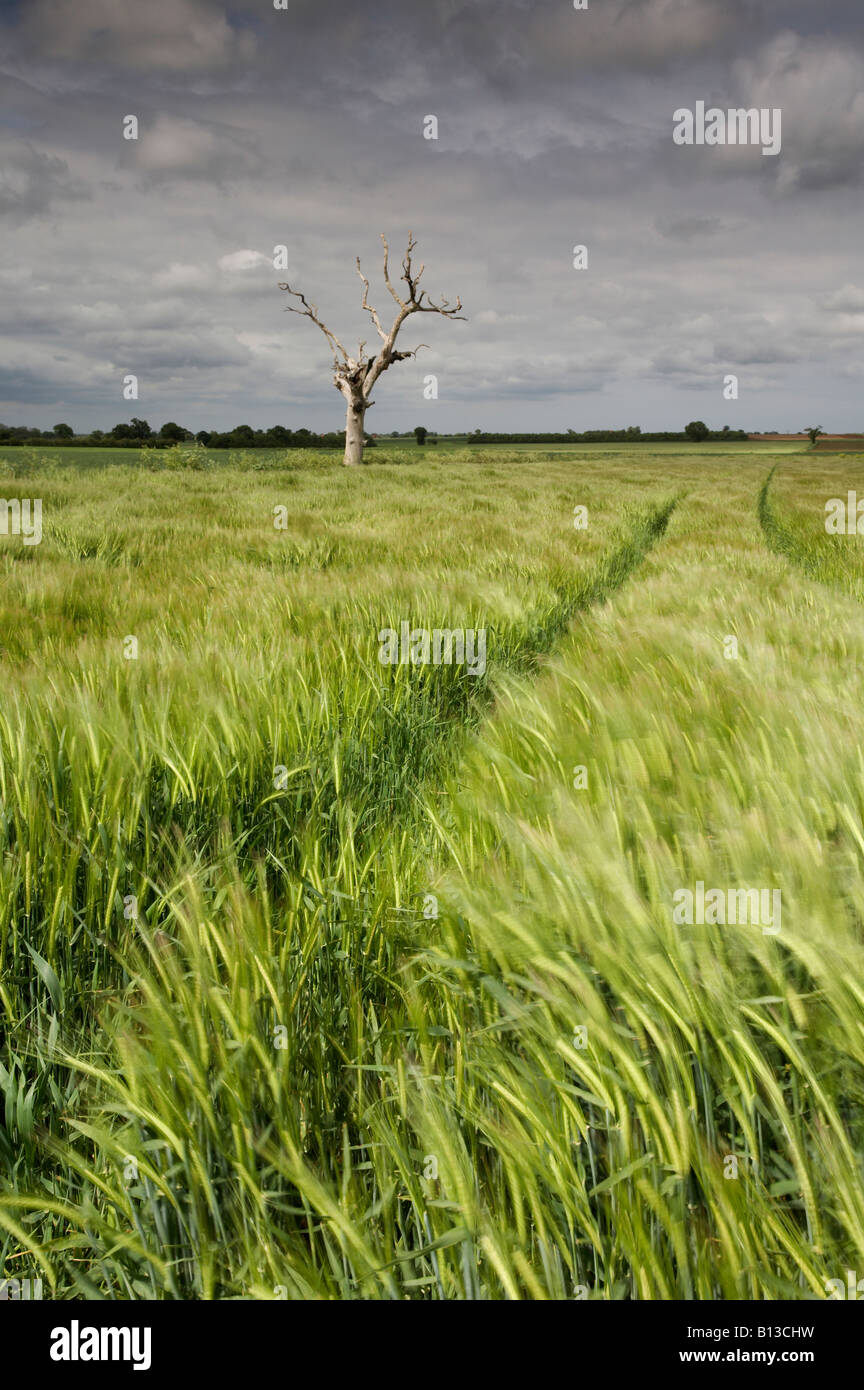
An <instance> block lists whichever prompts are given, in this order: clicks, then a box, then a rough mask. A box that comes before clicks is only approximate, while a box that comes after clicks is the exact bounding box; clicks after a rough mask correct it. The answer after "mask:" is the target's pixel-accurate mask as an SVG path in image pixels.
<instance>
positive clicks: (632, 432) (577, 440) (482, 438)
mask: <svg viewBox="0 0 864 1390" xmlns="http://www.w3.org/2000/svg"><path fill="white" fill-rule="evenodd" d="M468 438H469V440H470V442H471V443H472V444H628V443H632V442H633V441H634V440H635V441H638V442H640V443H645V444H661V443H665V442H666V441H670V442H673V443H674V442H676V441H677V442H679V443H682V444H684V443H687V442H690V443H699V442H701V441H702V440H714V439H725V440H730V439H737V440H742V439H747V438H748V434H747V431H746V430H733V429H730V428H729V426H728V425H724V426H723V428H722V430H709V428H708V426H707V425H706V424H705V422H704V421H703V420H691V422H690V424H689V425H686V426H685V427H684V429H683V430H657V431H653V432H644V433H643V431H642V430H641V429H640V427H639V426H638V425H629V426H628V428H627V429H626V430H583V431H582V433H581V434H579V433H578V432H577V431H576V430H568V431H567V433H566V434H489V433H487V432H485V431H482V430H475V431H474V433H473V434H470V435H469V436H468Z"/></svg>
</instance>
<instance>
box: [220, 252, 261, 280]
mask: <svg viewBox="0 0 864 1390" xmlns="http://www.w3.org/2000/svg"><path fill="white" fill-rule="evenodd" d="M263 265H266V266H268V267H269V268H270V269H271V270H272V269H273V261H272V259H271V258H270V257H269V256H264V255H262V254H261V252H260V251H248V250H247V251H231V252H229V254H228V255H227V256H222V257H220V260H219V269H220V270H227V271H228V272H229V273H232V274H233V273H234V272H235V271H243V270H257V268H258V267H259V266H263Z"/></svg>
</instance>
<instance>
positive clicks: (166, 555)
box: [0, 440, 864, 1300]
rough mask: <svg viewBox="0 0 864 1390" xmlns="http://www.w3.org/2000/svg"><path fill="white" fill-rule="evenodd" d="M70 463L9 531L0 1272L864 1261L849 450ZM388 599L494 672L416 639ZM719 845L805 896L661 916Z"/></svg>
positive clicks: (700, 1266) (661, 1292)
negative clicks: (35, 524)
mask: <svg viewBox="0 0 864 1390" xmlns="http://www.w3.org/2000/svg"><path fill="white" fill-rule="evenodd" d="M78 453H79V451H75V453H74V454H73V451H71V450H68V451H65V452H64V451H60V450H57V451H54V453H53V454H52V453H51V452H50V451H49V452H48V453H47V454H46V453H44V452H42V451H40V450H38V449H37V450H14V449H8V450H5V451H2V450H0V473H2V491H3V496H4V498H5V499H6V503H7V510H8V503H9V500H10V499H20V500H22V501H23V499H34V498H39V499H41V503H42V514H41V516H42V519H41V527H42V536H41V540H40V541H39V543H38V544H35V543H33V544H26V543H25V538H24V537H23V536H22V535H20V534H14V533H11V530H10V533H9V534H5V535H0V565H2V590H0V593H2V599H0V661H2V674H3V693H4V698H3V701H2V705H0V837H2V855H0V1008H2V1046H0V1174H2V1195H0V1266H2V1268H0V1277H6V1278H9V1277H13V1276H17V1275H22V1276H23V1275H25V1274H30V1275H33V1276H38V1277H40V1278H42V1280H43V1281H44V1285H45V1293H46V1297H51V1298H54V1299H73V1298H81V1297H84V1298H88V1299H122V1300H137V1299H170V1300H229V1299H251V1300H271V1299H285V1298H287V1299H290V1300H294V1299H335V1300H351V1299H396V1300H406V1299H411V1300H435V1299H443V1300H462V1299H481V1300H500V1299H503V1300H509V1299H525V1300H544V1299H579V1300H581V1299H585V1298H587V1299H592V1300H594V1299H598V1300H626V1299H636V1300H676V1299H692V1300H727V1299H728V1300H731V1299H769V1300H773V1299H802V1300H803V1299H822V1298H825V1297H826V1296H827V1295H826V1288H827V1287H828V1281H830V1280H832V1279H838V1278H839V1279H842V1278H843V1277H844V1271H846V1270H847V1269H856V1268H861V1267H862V1265H864V1183H862V1150H864V1066H862V1064H864V928H862V924H864V874H862V861H864V751H862V743H861V739H860V708H861V684H860V682H861V671H862V669H864V619H862V607H861V604H862V600H864V548H862V546H864V543H862V541H861V539H860V538H859V537H858V536H856V535H849V536H834V535H827V534H826V532H825V528H824V506H825V503H826V501H827V500H828V499H829V498H832V497H845V496H846V493H847V491H848V490H850V489H854V488H856V486H857V487H858V488H859V489H860V491H861V493H862V495H864V462H862V461H861V460H856V459H855V458H854V457H848V458H846V457H842V456H829V455H824V454H819V455H814V454H812V453H810V452H808V451H807V450H803V449H802V448H801V447H800V446H799V445H794V444H793V445H777V446H772V447H771V448H770V449H769V448H766V446H763V445H754V446H752V447H748V446H746V445H742V446H723V447H721V446H718V445H704V446H683V445H668V446H650V445H649V446H646V445H639V446H633V447H630V448H623V447H622V448H615V447H611V446H610V447H603V446H589V447H582V448H581V449H580V448H573V449H569V448H568V449H555V448H552V447H549V448H538V449H536V450H534V451H528V450H525V449H518V450H517V449H509V448H508V447H507V446H499V447H493V446H484V447H482V448H480V447H473V448H472V446H470V445H465V446H461V447H458V448H455V447H449V448H448V447H447V446H446V444H445V443H444V441H442V443H441V445H440V446H439V447H437V448H436V449H428V448H427V449H418V448H416V447H413V446H412V447H408V446H406V445H400V446H398V447H397V446H396V445H395V444H394V445H393V446H391V445H390V444H389V443H388V442H387V441H386V440H382V441H379V447H378V448H376V449H374V450H372V451H370V453H369V466H368V467H366V468H362V469H357V470H343V469H342V468H340V467H338V466H337V460H336V457H335V456H334V455H332V454H326V453H321V452H320V451H308V452H305V451H302V452H301V451H297V450H292V451H288V452H285V453H281V454H280V453H272V454H263V453H254V452H252V451H250V452H249V453H247V454H237V455H231V456H230V457H226V456H225V455H221V456H219V455H215V454H214V455H212V456H208V455H206V453H202V452H201V451H196V450H186V451H185V453H184V450H183V449H178V450H174V451H170V452H169V453H167V454H164V455H161V456H158V457H155V458H154V457H149V456H146V455H145V456H144V457H139V456H137V455H135V454H130V452H129V451H123V456H122V457H111V458H103V457H99V456H98V453H97V451H93V453H92V454H90V455H89V456H87V457H85V456H81V457H78ZM118 453H119V451H118ZM772 470H773V471H772ZM576 507H584V508H585V509H586V513H585V514H584V520H585V522H586V524H585V525H584V527H581V528H579V529H577V527H576V526H574V519H576V518H575V514H574V508H576ZM403 623H408V624H410V626H411V628H412V629H424V630H434V629H450V630H453V629H465V630H467V629H473V630H475V631H480V630H482V631H483V632H485V635H486V660H485V665H484V669H483V670H482V671H481V670H477V671H475V672H474V673H472V672H471V671H470V670H469V669H468V667H467V664H462V665H459V664H457V663H453V664H450V665H447V664H440V665H435V664H433V663H431V662H430V663H428V664H412V663H410V662H409V663H405V664H401V663H400V664H396V665H384V664H382V663H381V661H380V660H379V646H380V639H379V634H380V633H381V631H383V630H386V629H393V630H394V631H397V632H398V631H400V630H401V625H402V624H403ZM700 883H701V884H704V885H707V886H708V887H709V888H713V887H714V886H715V885H716V886H717V887H719V888H720V889H721V890H724V891H725V890H729V891H736V892H737V891H738V890H746V891H748V892H749V890H752V889H757V890H760V891H764V890H770V891H771V892H772V893H773V892H779V893H781V894H782V923H781V922H780V921H779V920H778V919H775V921H774V924H773V926H772V928H771V930H766V929H764V926H760V925H758V924H754V923H752V922H740V921H738V922H732V921H729V920H727V921H726V923H725V924H724V923H722V922H717V921H713V922H712V921H702V922H700V921H698V920H696V921H694V922H692V923H688V922H684V923H681V922H680V921H676V920H675V914H674V911H673V904H674V902H675V900H676V894H678V893H680V892H681V890H693V889H695V888H696V885H697V884H700ZM691 915H692V914H691Z"/></svg>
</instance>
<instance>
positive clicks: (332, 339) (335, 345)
mask: <svg viewBox="0 0 864 1390" xmlns="http://www.w3.org/2000/svg"><path fill="white" fill-rule="evenodd" d="M279 288H280V290H287V291H288V293H289V294H293V296H294V298H295V299H299V300H300V303H301V304H302V305H303V308H302V309H297V308H295V306H294V305H293V304H287V305H286V306H285V307H286V309H288V310H289V312H290V313H292V314H299V315H300V317H301V318H307V319H311V320H312V322H313V323H317V325H318V327H319V328H320V329H321V332H322V333H323V334H324V337H325V338H326V339H327V341H328V343H329V344H330V346H331V348H332V349H333V358H334V360H335V361H338V358H337V356H336V352H337V349H338V351H339V352H341V354H342V358H343V361H345V362H346V363H347V362H348V360H349V359H348V354H347V352H346V351H345V349H344V347H343V346H342V344H341V343H340V341H339V339H338V338H337V337H336V334H335V333H331V331H330V329H329V328H328V327H327V325H326V323H322V321H321V319H320V318H319V317H318V306H317V305H316V304H310V302H309V300H308V299H307V298H306V296H305V294H301V293H300V291H299V290H292V288H291V286H290V285H287V284H280V286H279Z"/></svg>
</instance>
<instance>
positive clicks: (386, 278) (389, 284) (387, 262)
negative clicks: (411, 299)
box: [381, 232, 410, 309]
mask: <svg viewBox="0 0 864 1390" xmlns="http://www.w3.org/2000/svg"><path fill="white" fill-rule="evenodd" d="M409 235H410V233H409ZM381 240H382V241H383V243H384V283H385V285H386V286H387V288H388V290H389V291H390V293H391V294H392V296H393V298H394V299H395V300H396V303H397V304H398V305H399V307H400V308H401V309H407V307H408V306H407V304H406V303H405V301H404V299H400V298H399V296H398V294H397V293H396V291H395V290H394V288H393V281H392V280H391V279H390V247H389V246H388V245H387V238H386V236H385V235H384V233H383V232H382V233H381Z"/></svg>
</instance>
